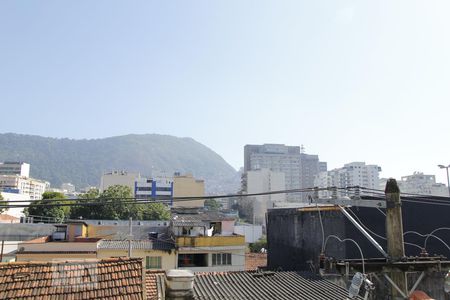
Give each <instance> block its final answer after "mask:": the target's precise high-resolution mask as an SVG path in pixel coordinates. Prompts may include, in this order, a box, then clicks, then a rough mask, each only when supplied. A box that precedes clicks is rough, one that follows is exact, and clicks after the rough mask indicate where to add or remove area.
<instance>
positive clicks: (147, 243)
mask: <svg viewBox="0 0 450 300" xmlns="http://www.w3.org/2000/svg"><path fill="white" fill-rule="evenodd" d="M129 243H130V242H129V241H128V240H101V241H100V242H99V243H98V249H114V250H128V248H129V246H130V244H129ZM131 243H132V249H136V250H152V249H154V250H170V249H173V248H175V246H174V245H175V243H174V242H170V241H167V242H165V241H160V240H132V241H131Z"/></svg>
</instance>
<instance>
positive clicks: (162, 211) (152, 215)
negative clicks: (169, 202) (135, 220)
mask: <svg viewBox="0 0 450 300" xmlns="http://www.w3.org/2000/svg"><path fill="white" fill-rule="evenodd" d="M139 209H140V216H141V217H142V220H155V221H159V220H169V219H170V210H169V208H168V207H167V206H166V205H164V204H162V203H148V204H139Z"/></svg>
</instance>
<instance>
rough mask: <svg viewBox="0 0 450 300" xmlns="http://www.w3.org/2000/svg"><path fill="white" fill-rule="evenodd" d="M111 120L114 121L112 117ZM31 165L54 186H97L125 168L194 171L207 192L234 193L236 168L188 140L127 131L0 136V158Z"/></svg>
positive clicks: (34, 172)
mask: <svg viewBox="0 0 450 300" xmlns="http://www.w3.org/2000/svg"><path fill="white" fill-rule="evenodd" d="M111 121H112V122H115V120H111ZM1 161H24V162H28V163H30V164H31V176H33V177H36V178H40V179H45V180H48V181H49V182H50V183H51V184H52V186H53V187H59V186H60V185H61V183H63V182H71V183H73V184H75V186H76V187H77V188H84V187H86V186H98V185H99V183H100V177H101V174H102V173H103V172H105V171H111V170H128V171H133V172H140V173H141V174H142V175H145V176H150V175H151V172H152V170H156V171H165V172H167V173H169V174H171V173H173V172H181V173H192V174H193V175H194V176H196V177H198V178H202V179H205V181H206V189H207V191H208V192H216V193H226V192H235V191H236V190H237V188H238V185H239V181H238V175H237V172H236V171H235V170H234V169H233V168H232V167H231V166H230V165H229V164H228V163H227V162H226V161H225V160H223V159H222V158H221V157H220V156H219V155H218V154H217V153H215V152H214V151H212V150H211V149H209V148H207V147H205V146H204V145H202V144H200V143H198V142H196V141H195V140H193V139H191V138H177V137H173V136H168V135H157V134H145V135H135V134H133V135H125V136H118V137H110V138H104V139H91V140H73V139H55V138H46V137H40V136H31V135H20V134H12V133H7V134H0V162H1Z"/></svg>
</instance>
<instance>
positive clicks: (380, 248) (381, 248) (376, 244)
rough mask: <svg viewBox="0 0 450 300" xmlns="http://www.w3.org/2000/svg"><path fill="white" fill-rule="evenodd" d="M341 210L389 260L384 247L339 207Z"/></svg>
mask: <svg viewBox="0 0 450 300" xmlns="http://www.w3.org/2000/svg"><path fill="white" fill-rule="evenodd" d="M339 208H340V209H341V211H342V213H343V214H344V216H346V217H347V219H349V221H350V222H352V223H353V225H355V227H356V228H358V230H359V231H361V233H362V234H363V235H364V236H365V237H366V238H367V239H368V240H369V242H371V243H372V245H374V246H375V248H377V250H378V251H380V252H381V254H383V256H384V257H386V258H387V257H388V256H389V255H388V254H387V253H386V251H384V249H383V247H381V245H380V244H378V242H377V241H376V240H375V239H374V238H373V237H372V236H371V235H370V234H369V233H368V232H367V231H366V230H365V229H364V228H363V227H362V226H361V225H360V224H359V223H358V222H357V221H356V220H355V219H354V218H353V217H352V216H351V215H350V214H349V213H348V212H347V211H346V210H345V208H344V207H342V206H340V205H339Z"/></svg>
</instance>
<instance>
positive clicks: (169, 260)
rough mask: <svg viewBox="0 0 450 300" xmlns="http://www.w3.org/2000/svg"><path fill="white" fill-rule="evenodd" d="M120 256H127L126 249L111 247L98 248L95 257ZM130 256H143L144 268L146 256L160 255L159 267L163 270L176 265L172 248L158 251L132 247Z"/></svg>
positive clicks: (173, 267)
mask: <svg viewBox="0 0 450 300" xmlns="http://www.w3.org/2000/svg"><path fill="white" fill-rule="evenodd" d="M121 256H128V251H127V250H111V249H99V250H98V251H97V258H99V259H102V258H109V257H121ZM131 256H132V257H141V258H143V260H142V263H143V265H144V268H145V257H147V256H161V269H163V270H170V269H175V267H176V259H177V256H176V254H175V251H174V250H172V252H171V253H169V252H166V251H159V250H140V249H133V251H132V253H131Z"/></svg>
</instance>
